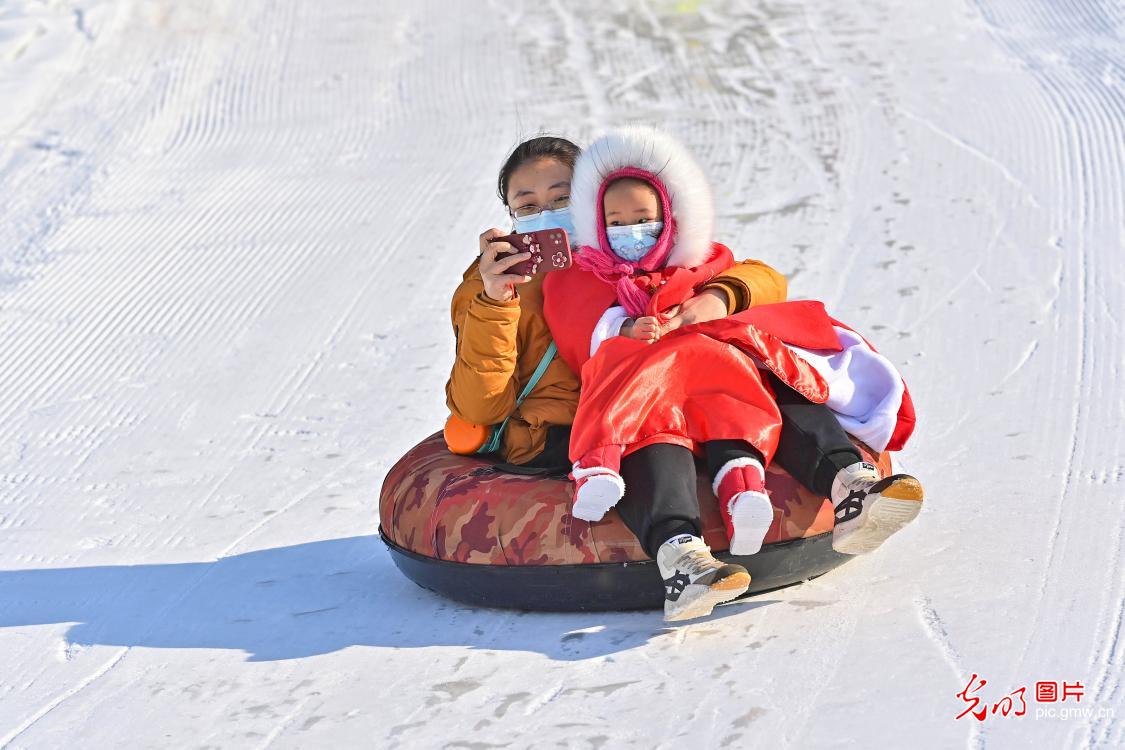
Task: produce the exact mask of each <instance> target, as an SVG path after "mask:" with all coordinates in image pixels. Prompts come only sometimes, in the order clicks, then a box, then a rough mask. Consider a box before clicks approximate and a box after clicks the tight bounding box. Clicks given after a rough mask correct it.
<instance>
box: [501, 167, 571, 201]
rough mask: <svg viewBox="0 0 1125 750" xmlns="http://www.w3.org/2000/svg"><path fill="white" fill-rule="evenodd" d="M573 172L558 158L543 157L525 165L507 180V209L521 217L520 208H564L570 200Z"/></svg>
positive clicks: (518, 168) (517, 168)
mask: <svg viewBox="0 0 1125 750" xmlns="http://www.w3.org/2000/svg"><path fill="white" fill-rule="evenodd" d="M573 172H574V170H573V169H571V168H570V167H568V166H567V165H566V164H563V163H562V162H561V161H559V160H557V159H548V158H543V159H535V160H532V161H527V162H524V163H523V164H521V165H519V166H518V167H516V169H515V171H514V172H512V176H511V177H509V178H508V196H507V197H508V209H509V210H510V211H512V213H515V214H519V213H520V212H521V209H523V210H526V209H529V208H537V209H539V210H549V209H552V208H562V206H563V205H565V203H566V202H568V201H569V200H570V178H571V175H572V174H573ZM533 213H534V212H533Z"/></svg>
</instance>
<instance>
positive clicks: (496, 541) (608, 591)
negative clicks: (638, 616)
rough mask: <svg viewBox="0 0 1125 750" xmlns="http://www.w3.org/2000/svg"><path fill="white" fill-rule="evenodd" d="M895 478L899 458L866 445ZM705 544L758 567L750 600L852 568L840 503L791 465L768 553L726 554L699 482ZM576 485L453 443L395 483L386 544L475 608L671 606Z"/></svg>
mask: <svg viewBox="0 0 1125 750" xmlns="http://www.w3.org/2000/svg"><path fill="white" fill-rule="evenodd" d="M856 447H857V448H859V450H860V452H861V453H862V454H863V456H864V458H865V459H866V460H868V461H871V462H872V463H875V464H877V465H878V466H879V468H880V469H881V470H882V471H883V473H884V475H886V474H889V473H890V470H891V464H890V457H889V455H888V454H886V453H884V454H882V455H879V454H875V453H873V452H872V451H871V450H870V449H869V448H868V447H867V446H865V445H864V444H862V443H860V442H856ZM699 476H700V480H699V500H700V502H699V504H700V510H701V512H702V520H703V536H704V538H705V540H706V541H707V544H708V545H710V546H711V549H712V551H713V552H714V553H715V554H716V556H717V557H719V558H720V559H723V560H729V561H733V562H737V563H739V564H741V565H744V566H746V568H747V569H748V570H749V571H750V575H751V578H752V579H753V581H752V583H751V585H750V590H749V591H748V592H747V594H748V595H749V594H755V593H760V592H762V591H767V590H770V589H776V588H780V587H783V586H789V585H791V584H794V583H799V582H801V581H806V580H808V579H810V578H815V577H816V576H819V575H821V574H823V573H826V572H828V571H829V570H831V569H832V568H835V567H836V566H838V565H840V564H841V563H843V562H844V561H845V560H847V559H849V556H848V555H842V554H839V553H837V552H835V551H833V549H832V523H833V520H832V505H831V504H830V503H829V501H828V500H827V499H826V498H823V497H818V496H816V495H814V494H812V493H811V492H809V491H808V490H806V489H805V488H804V487H802V486H801V485H800V484H798V483H797V481H796V480H795V479H793V478H792V477H791V476H789V474H787V473H786V472H785V471H784V470H782V469H781V468H779V467H776V466H771V467H770V469H769V471H768V472H767V474H766V491H767V492H768V494H769V496H770V500H771V501H772V502H773V511H774V519H773V525H772V526H771V527H770V530H769V533H768V534H767V535H766V539H765V545H764V546H763V547H762V550H761V551H760V552H759V553H758V554H756V555H750V556H745V557H738V556H733V555H730V554H729V553H727V552H726V549H727V546H728V544H727V538H726V533H725V531H724V530H723V522H722V519H721V518H720V516H719V509H718V501H717V500H716V499H715V496H714V494H712V492H711V487H710V482H709V481H707V480H706V479H705V478H704V476H705V473H704V472H703V471H702V467H701V470H700V472H699ZM572 494H573V484H572V483H571V482H570V480H568V479H566V478H565V477H561V478H560V477H542V476H523V475H518V474H510V473H506V472H504V471H502V470H501V469H499V468H498V467H497V466H496V464H495V463H494V462H490V461H488V460H487V459H483V458H480V457H477V456H458V455H455V454H452V453H450V452H449V451H448V450H447V449H446V447H445V442H444V440H443V439H442V436H441V433H437V434H434V435H431V436H430V437H428V438H426V439H425V440H423V441H422V442H421V443H419V444H418V445H417V446H415V447H414V448H412V449H411V450H410V451H409V452H408V453H407V454H406V455H405V456H403V457H402V458H401V459H400V460H399V461H398V463H396V464H395V465H394V467H393V468H392V469H391V470H390V472H389V473H388V474H387V477H386V479H385V480H384V481H383V488H382V492H381V495H380V500H379V519H380V523H379V535H380V536H381V537H382V539H383V541H384V542H385V543H386V545H387V547H388V548H389V549H390V552H391V558H392V559H393V560H394V562H395V564H396V565H397V566H398V568H399V570H401V571H402V572H403V574H405V575H406V577H407V578H409V579H411V580H412V581H414V582H415V583H417V584H418V585H419V586H422V587H423V588H426V589H429V590H431V591H434V592H436V593H438V594H442V595H443V596H447V597H449V598H451V599H455V600H457V601H460V602H464V603H466V604H472V605H474V606H486V607H504V608H513V609H529V610H555V611H595V610H618V609H621V610H623V609H648V608H655V607H661V606H663V602H664V598H663V597H664V589H663V586H661V581H660V575H659V573H658V571H657V569H656V563H655V562H653V560H652V559H651V558H649V556H648V555H647V554H646V553H645V551H644V550H643V549H642V548H641V545H640V542H638V541H637V538H636V537H635V536H633V533H632V532H631V531H629V529H628V528H627V527H626V526H625V524H624V523H623V522H622V521H621V518H620V516H618V515H617V512H616V511H613V510H611V511H610V512H609V513H608V514H607V515H606V517H605V518H603V519H602V520H601V521H598V522H597V523H587V522H586V521H580V520H578V519H576V518H572V517H571V515H570V513H569V508H570V501H571V496H572Z"/></svg>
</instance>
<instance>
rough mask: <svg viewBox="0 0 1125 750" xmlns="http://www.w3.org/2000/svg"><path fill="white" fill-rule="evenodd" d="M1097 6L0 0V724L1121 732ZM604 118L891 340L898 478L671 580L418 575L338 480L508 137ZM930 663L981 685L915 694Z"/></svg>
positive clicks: (471, 227) (518, 741)
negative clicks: (703, 603) (910, 425)
mask: <svg viewBox="0 0 1125 750" xmlns="http://www.w3.org/2000/svg"><path fill="white" fill-rule="evenodd" d="M1123 38H1125V10H1123V8H1122V6H1121V4H1120V3H1119V2H1118V3H1114V2H1112V0H1081V1H1080V0H1071V1H1070V2H1054V0H982V1H981V2H976V3H973V4H965V3H964V2H953V3H934V2H922V1H921V0H916V1H915V2H910V3H902V2H892V1H891V0H875V1H874V2H850V3H839V2H833V1H831V0H809V1H808V2H775V1H774V0H767V1H766V2H753V3H751V2H724V1H720V0H715V1H714V2H698V1H694V2H673V1H672V0H649V1H648V2H645V3H637V2H626V1H625V0H598V1H596V2H595V1H593V0H582V1H581V2H569V1H568V2H557V1H556V2H548V3H533V2H522V0H511V2H499V1H496V0H494V1H492V2H484V1H483V0H480V1H475V2H473V1H468V0H466V2H460V3H456V4H453V3H448V2H439V0H412V1H411V2H397V1H396V2H378V3H371V2H357V1H356V0H337V1H336V2H331V3H307V2H306V3H298V2H292V1H291V0H278V2H275V3H269V4H265V3H239V2H234V1H233V0H210V1H209V2H208V1H204V0H201V1H200V2H194V3H173V2H154V1H152V0H119V1H116V2H112V3H111V2H108V1H105V2H100V1H97V0H89V1H88V2H68V1H66V0H49V1H48V2H32V1H30V0H27V1H24V0H15V1H14V2H8V3H5V4H4V5H0V747H12V748H22V747H35V748H38V747H77V746H84V747H116V746H130V747H155V746H177V747H179V746H211V747H213V746H225V747H241V746H258V747H265V746H276V747H311V746H330V743H332V745H334V746H376V747H473V748H486V747H501V746H510V747H527V746H537V747H554V746H571V747H587V746H589V747H594V748H599V747H605V748H617V747H642V748H649V747H674V748H678V747H684V746H685V745H684V743H685V742H688V741H690V743H691V745H690V746H692V747H716V746H718V747H736V748H741V747H763V748H776V747H799V748H806V747H830V746H856V747H899V746H903V745H905V744H906V743H910V745H911V746H916V747H950V746H961V745H967V746H969V747H997V748H1001V747H1067V748H1078V747H1106V748H1110V747H1122V746H1125V693H1123V691H1125V688H1123V681H1122V671H1123V664H1125V637H1123V630H1125V624H1123V599H1125V574H1123V572H1122V571H1123V569H1125V550H1123V543H1125V523H1123V521H1122V512H1123V511H1125V507H1123V500H1125V440H1123V438H1122V435H1123V432H1125V431H1123V429H1122V424H1123V423H1125V389H1123V387H1122V386H1121V384H1120V378H1121V376H1122V372H1123V368H1125V343H1123V341H1125V331H1123V329H1122V321H1123V320H1125V303H1123V301H1125V229H1123V227H1125V187H1123V175H1125V42H1123ZM629 120H640V121H648V122H655V123H658V124H662V125H664V126H666V127H668V128H670V129H671V130H673V131H674V132H676V133H677V134H679V135H680V136H682V137H683V138H684V139H685V140H686V141H687V142H688V143H689V144H690V146H691V147H692V148H693V149H695V150H696V152H697V153H698V154H699V156H700V159H701V160H702V161H703V162H704V164H705V165H706V166H707V167H708V169H709V170H710V173H711V175H712V176H713V179H714V182H715V185H716V186H717V192H718V197H719V200H720V211H721V216H720V223H719V230H720V232H719V236H720V238H721V239H722V240H723V241H724V242H725V243H727V244H729V245H730V246H731V247H732V248H735V251H736V253H737V254H740V255H742V256H749V257H759V258H763V259H765V260H767V261H769V262H771V263H772V264H774V265H775V266H777V267H778V268H779V269H781V270H783V271H784V272H785V273H787V274H788V275H789V277H790V279H791V291H792V293H793V294H794V295H795V296H803V297H816V298H820V299H824V300H826V301H827V302H828V303H829V304H830V306H831V308H832V309H833V310H834V311H836V312H837V313H838V315H839V316H840V317H841V318H843V319H846V320H849V321H853V322H854V323H856V324H857V325H862V326H865V327H866V329H867V330H868V331H869V332H870V334H871V336H872V337H873V338H874V340H875V341H876V342H878V344H879V346H880V348H881V350H882V351H884V352H886V353H888V355H889V356H891V357H892V358H893V359H894V360H895V361H896V362H898V363H899V364H900V365H901V366H902V368H903V371H904V372H905V373H906V376H907V378H908V380H909V382H910V384H911V388H912V391H913V392H914V394H915V396H916V399H917V401H918V406H919V411H920V415H921V423H920V429H919V432H918V433H917V437H916V438H915V440H914V442H913V444H912V445H911V447H910V450H909V451H908V453H907V454H906V455H904V456H903V460H902V462H901V465H902V466H903V467H904V468H905V469H907V470H909V471H912V472H913V473H915V474H917V475H918V476H920V477H921V478H922V479H923V481H924V483H925V485H926V487H927V493H928V497H929V500H928V502H927V506H926V508H925V510H924V511H923V514H922V516H921V517H920V518H919V521H918V522H917V523H916V524H914V525H913V526H912V527H911V528H909V529H907V530H905V531H904V532H903V533H902V534H901V535H900V536H899V537H896V538H895V539H893V541H891V542H889V543H888V545H887V546H886V547H885V548H884V549H883V550H881V551H879V552H878V553H876V554H874V555H871V556H870V557H866V558H863V559H856V560H854V561H851V562H849V563H848V564H847V565H845V566H843V567H841V568H839V569H838V570H836V571H834V572H832V573H830V574H828V575H826V576H824V577H822V578H819V579H817V580H815V581H813V582H810V583H807V584H804V585H801V586H798V587H795V588H791V589H787V590H784V591H780V592H775V593H772V594H767V595H764V596H761V597H758V598H756V599H754V600H751V601H750V602H749V603H747V604H742V605H737V606H731V607H727V608H724V609H723V610H722V611H721V612H720V613H718V614H716V615H715V616H713V617H712V618H710V619H708V620H706V621H704V622H699V623H695V624H690V625H687V626H683V627H678V628H665V627H663V624H662V623H661V621H660V617H659V614H657V613H631V614H608V615H601V614H599V615H567V616H563V615H539V614H523V613H515V612H503V611H486V610H472V609H468V608H464V607H459V606H457V605H455V604H452V603H450V602H447V601H443V600H441V599H439V598H437V597H435V596H433V595H430V594H428V593H427V592H425V591H422V590H421V589H419V588H417V587H416V586H414V584H412V583H410V582H409V581H407V580H406V579H404V578H403V577H401V576H400V575H399V574H398V572H397V571H396V570H395V569H394V568H393V566H392V564H391V562H390V560H389V558H388V556H387V554H386V552H385V551H384V550H383V548H382V546H381V544H380V542H379V541H378V539H377V537H376V536H375V531H376V528H377V523H378V519H377V518H376V512H377V510H376V499H377V491H378V487H379V485H380V482H381V480H382V478H383V476H384V474H385V472H386V470H387V469H388V468H389V467H390V466H391V465H392V464H393V462H394V461H395V460H396V459H397V458H398V456H400V455H401V454H402V453H403V452H404V451H405V450H406V449H407V448H408V447H410V446H411V445H412V444H414V443H415V442H416V441H417V440H418V439H420V438H422V437H423V436H425V435H428V434H430V433H431V432H433V431H434V430H435V429H437V427H438V426H439V425H440V423H441V420H442V419H443V418H444V416H445V410H444V405H443V396H442V387H443V384H444V380H445V376H446V374H447V372H448V366H449V363H450V361H451V356H452V348H451V335H450V331H449V327H448V318H447V316H448V308H447V305H448V298H449V295H450V293H451V292H452V290H453V288H454V286H455V285H456V282H457V280H458V279H459V278H460V273H461V271H462V270H463V268H464V267H465V266H466V265H467V264H468V262H469V261H470V260H471V259H472V257H473V256H474V254H475V247H476V234H477V233H478V232H480V231H481V230H483V229H484V228H486V227H488V226H492V225H495V224H499V223H501V222H502V220H503V214H502V212H501V210H500V206H499V204H498V202H497V201H496V199H495V197H494V195H493V191H494V184H495V183H494V180H495V173H496V170H497V168H498V166H499V164H500V163H501V161H502V159H503V157H504V155H505V154H506V152H507V150H508V149H509V148H510V147H511V146H513V145H514V144H515V143H516V142H517V141H518V140H519V138H520V137H522V136H527V135H529V134H532V133H534V132H536V131H537V130H538V129H539V128H541V127H548V128H551V129H554V130H557V131H561V132H563V133H564V134H566V135H569V136H571V137H573V138H575V139H577V140H578V141H579V142H585V141H588V140H589V139H590V138H591V137H592V136H593V135H594V134H595V133H596V132H597V130H598V129H599V128H601V127H604V126H608V125H613V124H618V123H622V122H625V121H629ZM973 674H976V675H978V678H984V679H985V680H987V685H986V686H985V687H983V688H981V689H980V691H979V692H978V693H977V695H978V696H979V697H981V698H982V699H983V700H984V701H987V702H988V704H989V705H991V704H992V703H994V702H996V701H998V700H1000V699H1001V698H1002V697H1004V696H1005V695H1007V694H1008V693H1009V692H1011V691H1013V690H1016V689H1018V688H1019V687H1021V686H1026V687H1027V688H1028V692H1027V694H1026V695H1027V708H1028V710H1027V714H1026V715H1025V716H1022V717H1015V716H1011V715H1009V716H1007V717H1004V716H1002V715H1001V714H999V713H997V714H994V715H989V716H988V718H987V719H986V720H985V721H983V722H978V721H976V720H975V719H973V718H972V717H970V716H966V717H965V718H963V719H960V720H957V719H955V717H956V716H957V714H959V713H961V712H962V711H963V710H964V708H966V707H967V704H966V703H965V702H963V701H962V700H960V699H958V698H957V697H956V694H957V693H958V692H960V691H961V690H963V689H964V688H965V687H966V685H967V683H968V682H969V681H970V679H971V676H972V675H973ZM1041 680H1044V681H1055V682H1062V681H1064V680H1065V681H1066V682H1068V683H1073V682H1075V681H1080V682H1081V683H1082V684H1083V686H1084V695H1083V697H1082V701H1081V703H1074V702H1073V701H1071V702H1068V703H1065V704H1044V703H1036V702H1035V701H1034V695H1033V693H1034V683H1035V682H1036V681H1041ZM976 684H979V679H978V682H977V683H976ZM1059 707H1069V708H1073V707H1078V708H1081V709H1086V708H1089V709H1091V712H1090V713H1089V714H1088V715H1086V716H1075V717H1072V718H1061V717H1060V716H1058V715H1057V714H1056V715H1055V716H1053V717H1052V716H1039V717H1038V718H1037V716H1036V713H1037V710H1038V709H1045V708H1054V709H1056V710H1057V709H1058V708H1059ZM1113 712H1116V716H1113V715H1112V713H1113Z"/></svg>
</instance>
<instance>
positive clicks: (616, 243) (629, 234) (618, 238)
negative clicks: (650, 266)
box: [605, 221, 664, 263]
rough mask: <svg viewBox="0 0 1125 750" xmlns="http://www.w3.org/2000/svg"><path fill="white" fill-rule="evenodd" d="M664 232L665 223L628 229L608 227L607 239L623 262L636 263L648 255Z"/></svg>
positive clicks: (640, 225) (629, 227)
mask: <svg viewBox="0 0 1125 750" xmlns="http://www.w3.org/2000/svg"><path fill="white" fill-rule="evenodd" d="M663 230H664V222H663V221H650V222H646V223H644V224H630V225H629V226H627V227H606V228H605V233H606V238H607V239H608V240H609V246H610V247H611V248H613V254H614V255H616V256H617V257H618V258H621V259H622V260H627V261H629V262H630V263H636V262H637V261H638V260H640V259H641V258H643V257H645V256H646V255H648V254H649V253H650V252H651V251H652V249H653V248H654V247H656V241H657V239H659V238H660V232H661V231H663Z"/></svg>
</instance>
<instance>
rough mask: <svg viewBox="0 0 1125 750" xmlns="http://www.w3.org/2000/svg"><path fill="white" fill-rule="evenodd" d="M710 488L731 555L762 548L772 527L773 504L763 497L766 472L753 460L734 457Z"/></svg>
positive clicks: (753, 551) (749, 552) (725, 465)
mask: <svg viewBox="0 0 1125 750" xmlns="http://www.w3.org/2000/svg"><path fill="white" fill-rule="evenodd" d="M711 488H712V489H713V490H714V492H715V497H717V498H718V499H719V511H720V512H721V513H722V516H723V524H724V525H725V526H726V528H727V537H728V538H729V539H730V553H731V554H732V555H753V554H755V553H756V552H758V551H759V550H760V549H761V548H762V542H763V541H764V540H765V538H766V533H767V532H768V531H769V530H770V526H771V525H773V504H772V503H771V502H770V499H769V496H768V495H766V470H765V469H764V468H762V464H761V462H760V461H758V460H757V459H756V458H751V457H750V456H746V457H745V458H735V459H732V460H730V461H727V462H726V463H725V464H723V467H722V468H721V469H719V473H718V474H716V475H715V481H714V482H713V483H712V485H711Z"/></svg>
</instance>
